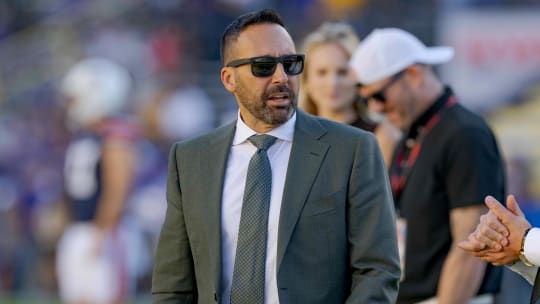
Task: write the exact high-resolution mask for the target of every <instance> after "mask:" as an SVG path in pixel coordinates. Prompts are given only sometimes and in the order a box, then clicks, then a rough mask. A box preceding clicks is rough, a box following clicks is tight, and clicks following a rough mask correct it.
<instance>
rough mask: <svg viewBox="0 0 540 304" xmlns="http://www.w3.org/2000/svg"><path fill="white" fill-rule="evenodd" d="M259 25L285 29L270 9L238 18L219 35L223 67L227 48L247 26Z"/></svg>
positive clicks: (280, 20) (277, 16) (281, 21)
mask: <svg viewBox="0 0 540 304" xmlns="http://www.w3.org/2000/svg"><path fill="white" fill-rule="evenodd" d="M260 23H275V24H278V25H281V26H282V27H285V24H284V23H283V20H282V19H281V17H280V16H279V15H278V14H277V13H276V12H275V11H274V10H271V9H263V10H260V11H256V12H250V13H246V14H243V15H241V16H239V17H238V18H236V19H235V20H234V21H233V22H232V23H231V24H229V25H228V26H227V28H225V31H224V32H223V34H222V35H221V45H220V48H219V53H220V54H219V55H220V58H221V64H223V65H225V57H226V55H227V54H226V53H227V52H228V48H229V46H230V44H231V43H232V42H234V41H236V40H237V39H238V36H239V35H240V33H241V32H242V31H243V30H244V29H246V28H247V27H248V26H250V25H253V24H260Z"/></svg>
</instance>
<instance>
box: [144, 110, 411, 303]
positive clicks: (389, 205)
mask: <svg viewBox="0 0 540 304" xmlns="http://www.w3.org/2000/svg"><path fill="white" fill-rule="evenodd" d="M234 131H235V123H231V124H229V125H227V126H224V127H222V128H219V129H217V130H215V131H213V132H212V133H209V134H207V135H204V136H202V137H199V138H195V139H193V140H190V141H186V142H182V143H177V144H175V145H174V147H173V148H172V150H171V154H170V159H169V178H168V185H167V205H168V206H167V215H166V219H165V222H164V224H163V227H162V230H161V235H160V240H159V244H158V246H157V252H156V256H155V265H154V275H153V281H152V293H153V295H154V303H218V302H220V299H219V297H220V290H219V286H220V277H221V234H220V226H221V220H220V218H221V217H220V212H221V195H222V187H223V181H224V176H225V168H226V163H227V157H228V154H229V149H230V147H231V142H232V139H233V136H234ZM277 248H278V249H277V284H278V293H279V300H280V304H289V303H291V304H292V303H321V304H332V303H336V304H337V303H345V302H347V303H368V304H371V303H395V301H396V296H397V290H398V282H399V277H400V268H399V257H398V250H397V241H396V228H395V215H394V209H393V202H392V197H391V193H390V189H389V185H388V178H387V175H386V168H385V166H384V162H383V160H382V157H381V154H380V152H379V148H378V144H377V142H376V140H375V137H374V136H373V135H372V134H370V133H367V132H363V131H361V130H359V129H356V128H353V127H349V126H346V125H342V124H338V123H335V122H331V121H328V120H323V119H320V118H317V117H314V116H311V115H308V114H306V113H304V112H302V111H300V110H298V111H297V121H296V126H295V133H294V139H293V145H292V150H291V155H290V160H289V165H288V170H287V176H286V181H285V190H284V193H283V200H282V205H281V215H280V219H279V231H278V244H277Z"/></svg>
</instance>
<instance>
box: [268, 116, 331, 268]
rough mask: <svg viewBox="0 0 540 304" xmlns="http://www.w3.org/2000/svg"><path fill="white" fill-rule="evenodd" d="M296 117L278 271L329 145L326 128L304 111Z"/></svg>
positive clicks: (285, 193) (280, 221)
mask: <svg viewBox="0 0 540 304" xmlns="http://www.w3.org/2000/svg"><path fill="white" fill-rule="evenodd" d="M296 113H297V118H296V119H297V120H296V126H295V133H294V139H293V145H292V149H291V156H290V159H289V165H288V168H287V177H286V179H285V189H284V191H283V199H282V203H281V212H280V219H279V231H278V246H277V270H278V271H279V267H280V265H281V261H282V259H283V255H284V254H285V250H286V249H287V245H288V243H289V241H290V239H291V235H292V233H293V231H294V227H295V225H296V222H297V220H298V217H299V216H300V213H301V211H302V208H303V206H304V204H305V202H306V199H307V197H308V194H309V192H310V190H311V187H312V185H313V182H314V180H315V177H316V176H317V173H318V172H319V168H320V166H321V164H322V161H323V159H324V157H325V155H326V152H327V151H328V148H329V145H328V144H326V143H322V142H320V141H319V139H320V138H321V137H322V136H323V135H324V134H325V133H326V130H325V129H324V128H323V127H322V126H321V125H320V124H319V122H318V121H316V120H315V119H313V118H311V117H310V116H308V115H306V114H305V113H303V112H302V111H296Z"/></svg>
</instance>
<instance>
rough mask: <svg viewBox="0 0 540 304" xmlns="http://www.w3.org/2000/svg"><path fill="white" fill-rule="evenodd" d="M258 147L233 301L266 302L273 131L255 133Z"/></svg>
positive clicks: (249, 181) (252, 165) (242, 227)
mask: <svg viewBox="0 0 540 304" xmlns="http://www.w3.org/2000/svg"><path fill="white" fill-rule="evenodd" d="M248 140H249V141H250V142H251V143H252V144H253V145H254V146H255V147H257V152H256V153H255V154H254V155H253V156H252V157H251V160H250V161H249V166H248V171H247V177H246V187H245V189H244V200H243V202H242V215H241V216H240V227H239V229H238V244H237V247H236V257H235V260H234V270H233V279H232V287H231V304H258V303H260V304H263V303H264V282H265V264H266V235H267V229H268V228H267V227H268V210H269V207H270V195H271V192H272V168H271V167H270V161H269V160H268V155H267V154H266V150H267V149H268V148H269V147H270V146H271V145H272V144H273V143H274V142H275V141H276V138H275V137H273V136H270V135H264V134H263V135H253V136H251V137H250V138H248Z"/></svg>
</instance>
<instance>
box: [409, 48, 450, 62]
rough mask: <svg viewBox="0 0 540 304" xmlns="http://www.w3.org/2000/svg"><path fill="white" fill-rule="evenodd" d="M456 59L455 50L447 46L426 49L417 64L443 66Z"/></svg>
mask: <svg viewBox="0 0 540 304" xmlns="http://www.w3.org/2000/svg"><path fill="white" fill-rule="evenodd" d="M453 57H454V49H453V48H451V47H447V46H436V47H429V48H426V50H425V51H424V53H423V54H422V55H421V56H419V58H417V63H426V64H441V63H446V62H448V61H450V60H451V59H452V58H453Z"/></svg>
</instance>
